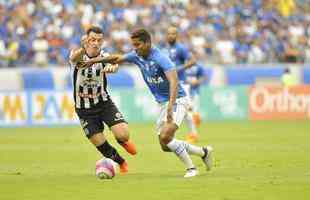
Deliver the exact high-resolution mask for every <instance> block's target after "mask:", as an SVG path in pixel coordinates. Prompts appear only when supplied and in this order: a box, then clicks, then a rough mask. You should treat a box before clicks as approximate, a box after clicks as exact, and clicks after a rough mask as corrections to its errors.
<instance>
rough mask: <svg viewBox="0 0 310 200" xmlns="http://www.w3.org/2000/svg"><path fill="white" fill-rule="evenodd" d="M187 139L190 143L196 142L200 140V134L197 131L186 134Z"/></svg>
mask: <svg viewBox="0 0 310 200" xmlns="http://www.w3.org/2000/svg"><path fill="white" fill-rule="evenodd" d="M186 141H187V142H188V143H191V144H192V143H196V142H197V141H198V134H197V133H189V134H187V136H186Z"/></svg>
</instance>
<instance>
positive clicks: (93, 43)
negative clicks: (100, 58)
mask: <svg viewBox="0 0 310 200" xmlns="http://www.w3.org/2000/svg"><path fill="white" fill-rule="evenodd" d="M102 43H103V34H102V33H95V32H90V33H89V35H88V37H87V47H88V48H89V50H90V51H95V52H98V51H100V48H101V46H102Z"/></svg>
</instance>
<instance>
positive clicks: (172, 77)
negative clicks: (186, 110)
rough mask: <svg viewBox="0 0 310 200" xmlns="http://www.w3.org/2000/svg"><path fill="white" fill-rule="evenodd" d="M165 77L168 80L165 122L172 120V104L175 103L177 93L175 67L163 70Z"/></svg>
mask: <svg viewBox="0 0 310 200" xmlns="http://www.w3.org/2000/svg"><path fill="white" fill-rule="evenodd" d="M165 74H166V77H167V79H168V81H169V91H170V94H169V103H168V108H167V109H168V110H167V122H168V123H169V122H172V121H173V118H172V116H173V115H172V114H173V105H174V104H175V101H176V98H177V94H178V82H179V81H178V74H177V72H176V70H175V69H173V70H169V71H167V72H165Z"/></svg>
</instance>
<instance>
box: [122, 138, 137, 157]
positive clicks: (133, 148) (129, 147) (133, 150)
mask: <svg viewBox="0 0 310 200" xmlns="http://www.w3.org/2000/svg"><path fill="white" fill-rule="evenodd" d="M121 145H122V147H124V149H125V150H126V151H127V152H128V153H130V154H131V155H136V154H137V150H136V145H135V144H134V143H133V142H131V141H129V140H128V141H127V142H124V143H122V144H121Z"/></svg>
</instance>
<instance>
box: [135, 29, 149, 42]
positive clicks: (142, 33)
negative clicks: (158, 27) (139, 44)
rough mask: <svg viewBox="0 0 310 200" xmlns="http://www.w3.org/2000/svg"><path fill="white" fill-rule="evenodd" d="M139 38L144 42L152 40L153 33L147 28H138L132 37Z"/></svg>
mask: <svg viewBox="0 0 310 200" xmlns="http://www.w3.org/2000/svg"><path fill="white" fill-rule="evenodd" d="M134 38H138V39H139V40H141V41H143V42H151V34H150V33H149V32H148V31H147V30H145V29H137V30H135V31H133V32H132V33H131V39H134Z"/></svg>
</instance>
